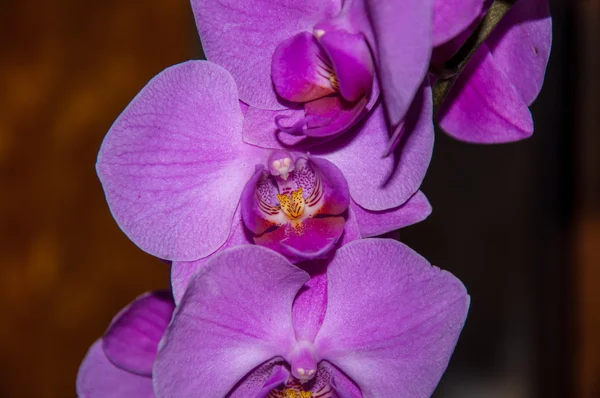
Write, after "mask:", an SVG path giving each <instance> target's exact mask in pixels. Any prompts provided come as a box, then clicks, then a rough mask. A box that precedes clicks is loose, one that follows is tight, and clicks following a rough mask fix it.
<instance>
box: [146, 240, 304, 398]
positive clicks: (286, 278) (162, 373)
mask: <svg viewBox="0 0 600 398" xmlns="http://www.w3.org/2000/svg"><path fill="white" fill-rule="evenodd" d="M308 279H309V278H308V275H307V274H306V273H305V272H304V271H302V270H300V269H298V268H297V267H294V266H292V265H291V264H290V263H289V262H288V261H287V260H286V259H285V258H284V257H283V256H281V255H279V254H277V253H274V252H272V251H270V250H268V249H265V248H262V247H258V246H236V247H234V248H230V249H228V250H226V251H224V252H221V253H219V254H217V255H215V256H214V257H213V258H212V259H211V260H209V262H208V264H207V266H206V270H205V271H204V272H198V273H196V274H195V275H194V276H193V277H192V279H191V280H190V282H189V285H188V288H187V290H186V292H185V294H184V296H183V299H182V300H181V303H180V304H179V306H178V307H177V309H176V310H175V315H174V318H173V321H172V322H171V325H170V326H169V328H168V329H167V332H166V333H165V336H164V337H163V340H162V342H161V347H160V348H159V352H158V357H157V359H156V362H155V365H154V386H155V391H156V392H157V394H158V395H160V396H167V397H192V396H197V394H198V392H200V391H201V392H202V395H203V396H206V397H222V396H225V395H226V394H227V392H228V391H230V390H231V389H232V388H233V387H234V386H235V385H236V383H237V382H238V380H240V379H242V378H243V377H244V375H246V374H247V373H249V372H250V371H251V370H252V369H254V368H255V367H257V366H258V365H260V364H262V363H263V362H266V361H267V360H269V359H272V358H274V357H277V356H279V355H284V354H287V353H288V352H289V351H290V350H291V347H292V346H293V344H294V342H295V340H294V329H293V325H292V314H291V308H292V302H293V300H294V297H295V296H296V294H297V293H298V291H299V290H300V288H301V287H302V285H303V284H304V283H305V282H306V281H307V280H308ZM265 314H268V316H267V315H265Z"/></svg>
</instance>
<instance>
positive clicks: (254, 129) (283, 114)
mask: <svg viewBox="0 0 600 398" xmlns="http://www.w3.org/2000/svg"><path fill="white" fill-rule="evenodd" d="M276 118H279V120H284V121H283V122H280V123H281V124H284V125H285V126H293V125H294V124H296V123H298V122H302V121H304V107H302V109H286V110H281V111H268V110H264V109H259V108H256V107H253V106H251V107H249V108H248V111H247V113H246V117H245V118H244V127H243V132H242V135H243V138H244V142H245V143H247V144H250V145H255V146H259V147H262V148H272V149H276V148H284V147H286V146H294V145H296V144H298V143H299V142H301V141H302V140H304V139H306V138H305V137H304V136H293V135H289V134H282V137H281V139H280V138H279V137H278V134H277V133H278V131H279V127H277V124H275V119H276ZM283 139H285V141H284V142H282V140H283Z"/></svg>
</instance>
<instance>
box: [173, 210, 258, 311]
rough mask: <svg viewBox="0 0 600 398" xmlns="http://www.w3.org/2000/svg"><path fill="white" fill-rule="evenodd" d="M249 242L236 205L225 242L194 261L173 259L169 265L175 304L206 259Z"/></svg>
mask: <svg viewBox="0 0 600 398" xmlns="http://www.w3.org/2000/svg"><path fill="white" fill-rule="evenodd" d="M251 243H252V238H251V237H250V236H248V233H247V231H246V229H245V228H244V223H243V221H242V216H241V213H240V207H238V209H237V210H236V212H235V215H234V216H233V225H232V227H231V233H230V234H229V237H228V238H227V241H226V242H225V244H224V245H223V246H221V247H220V248H219V249H218V250H217V251H216V252H215V253H213V254H211V255H210V256H208V257H204V258H201V259H200V260H196V261H173V264H172V265H171V288H172V290H173V298H174V300H175V304H179V302H180V301H181V297H183V293H184V292H185V289H186V288H187V285H188V282H189V281H190V279H191V277H192V275H194V273H195V272H196V271H197V270H198V269H200V268H203V267H205V266H206V264H207V262H208V260H210V259H211V258H212V257H213V256H215V255H216V254H217V253H219V252H221V251H223V250H225V249H227V248H229V247H233V246H238V245H245V244H251Z"/></svg>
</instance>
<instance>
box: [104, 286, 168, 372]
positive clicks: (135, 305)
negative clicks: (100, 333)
mask: <svg viewBox="0 0 600 398" xmlns="http://www.w3.org/2000/svg"><path fill="white" fill-rule="evenodd" d="M174 309H175V303H174V302H173V296H172V295H171V292H170V291H166V290H165V291H157V292H152V293H146V294H144V295H142V296H139V297H138V298H136V299H135V300H134V301H133V302H132V303H131V304H129V305H128V306H127V307H125V308H124V309H123V310H121V312H120V313H119V314H118V315H117V316H116V317H115V318H114V319H113V321H112V322H111V324H110V326H109V327H108V330H107V331H106V333H105V334H104V338H103V339H102V341H103V348H104V353H105V354H106V356H107V357H108V358H109V359H110V361H111V362H112V363H113V364H115V365H116V366H118V367H119V368H121V369H124V370H127V371H129V372H132V373H137V374H139V375H142V376H148V377H151V376H152V365H153V364H154V360H155V359H156V353H157V351H158V342H159V341H160V339H161V338H162V336H163V334H164V333H165V330H167V326H168V325H169V322H171V316H172V315H173V310H174Z"/></svg>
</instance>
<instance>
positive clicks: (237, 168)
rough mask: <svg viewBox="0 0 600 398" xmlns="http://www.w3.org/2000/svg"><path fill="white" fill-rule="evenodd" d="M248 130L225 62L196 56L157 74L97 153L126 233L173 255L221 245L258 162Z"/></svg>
mask: <svg viewBox="0 0 600 398" xmlns="http://www.w3.org/2000/svg"><path fill="white" fill-rule="evenodd" d="M241 131H242V112H241V110H240V104H239V101H238V98H237V89H236V86H235V82H234V81H233V79H232V77H231V75H230V74H229V73H228V72H227V71H226V70H224V69H223V68H221V67H220V66H218V65H215V64H211V63H210V62H206V61H190V62H186V63H183V64H179V65H176V66H173V67H170V68H168V69H166V70H164V71H163V72H161V73H160V74H159V75H158V76H156V77H155V78H154V79H152V80H151V81H150V82H149V83H148V85H147V86H146V87H145V88H144V89H142V91H141V92H140V93H139V94H138V95H137V97H135V99H134V100H133V101H132V102H131V104H129V106H128V107H127V109H125V111H124V112H123V113H122V114H121V116H119V118H118V119H117V121H116V122H115V123H114V125H113V126H112V127H111V129H110V131H109V132H108V134H107V136H106V138H105V139H104V142H103V143H102V147H101V148H100V153H99V154H98V163H97V170H98V175H99V177H100V180H101V182H102V185H103V187H104V191H105V193H106V199H107V201H108V204H109V207H110V209H111V211H112V213H113V216H114V217H115V219H116V220H117V223H118V224H119V226H120V227H121V229H123V231H124V232H125V233H126V234H127V236H129V238H130V239H131V240H133V241H134V242H135V243H136V244H137V245H138V246H140V247H141V248H142V249H143V250H145V251H147V252H148V253H150V254H152V255H154V256H157V257H159V258H163V259H167V260H179V261H189V260H196V259H198V258H201V257H205V256H207V255H209V254H211V253H213V252H214V251H215V250H216V249H217V248H219V246H221V245H222V244H223V243H224V242H225V240H226V239H227V236H228V235H229V231H230V229H231V220H232V218H233V214H234V212H235V209H236V207H237V205H238V202H239V199H240V194H241V192H242V189H243V187H244V184H245V183H246V181H247V180H248V178H250V176H251V175H252V172H253V171H254V165H255V164H256V163H257V162H256V160H255V159H256V158H258V159H260V155H257V154H256V151H258V149H256V148H254V147H251V146H249V145H244V144H243V142H242V140H241ZM216 204H218V211H215V205H216Z"/></svg>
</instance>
